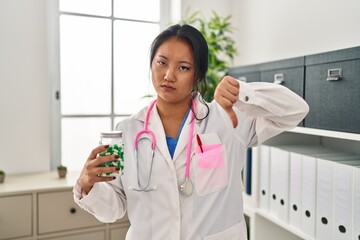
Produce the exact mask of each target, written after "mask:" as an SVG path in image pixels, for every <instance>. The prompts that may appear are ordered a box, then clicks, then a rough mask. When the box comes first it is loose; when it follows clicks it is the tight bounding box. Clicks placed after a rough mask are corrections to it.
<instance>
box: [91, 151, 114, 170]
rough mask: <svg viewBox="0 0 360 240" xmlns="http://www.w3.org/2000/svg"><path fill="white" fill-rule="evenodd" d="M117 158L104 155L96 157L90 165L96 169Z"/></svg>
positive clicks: (112, 155)
mask: <svg viewBox="0 0 360 240" xmlns="http://www.w3.org/2000/svg"><path fill="white" fill-rule="evenodd" d="M118 159H119V156H118V155H114V154H111V155H106V156H97V157H96V158H95V159H94V160H93V161H92V162H91V163H90V165H91V167H98V166H99V165H101V164H103V163H106V162H112V161H115V160H118Z"/></svg>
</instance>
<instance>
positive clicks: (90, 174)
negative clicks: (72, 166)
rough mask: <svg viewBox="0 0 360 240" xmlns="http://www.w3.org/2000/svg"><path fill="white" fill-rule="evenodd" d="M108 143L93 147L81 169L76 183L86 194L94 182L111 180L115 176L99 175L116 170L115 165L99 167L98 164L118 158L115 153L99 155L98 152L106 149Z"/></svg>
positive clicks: (117, 169)
mask: <svg viewBox="0 0 360 240" xmlns="http://www.w3.org/2000/svg"><path fill="white" fill-rule="evenodd" d="M108 147H109V145H100V146H98V147H96V148H94V149H93V150H92V151H91V153H90V155H89V157H88V159H87V160H86V162H85V165H84V167H83V169H82V170H81V173H80V177H79V179H78V183H79V184H80V186H81V188H82V189H83V191H84V192H85V193H86V194H88V193H89V192H90V190H91V189H92V187H93V186H94V184H95V183H96V182H107V181H112V180H114V179H115V177H99V176H98V174H100V173H108V172H117V171H119V168H117V167H101V166H100V164H102V163H105V162H111V161H114V160H116V159H118V158H119V156H117V155H107V156H103V157H101V156H99V154H100V153H102V152H104V151H106V149H107V148H108Z"/></svg>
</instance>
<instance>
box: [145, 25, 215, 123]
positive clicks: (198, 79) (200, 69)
mask: <svg viewBox="0 0 360 240" xmlns="http://www.w3.org/2000/svg"><path fill="white" fill-rule="evenodd" d="M173 37H175V38H177V39H179V40H182V41H185V42H186V43H187V44H189V46H190V47H191V48H192V54H193V58H194V70H195V71H194V84H193V91H192V98H195V97H196V94H197V93H198V92H199V93H200V94H201V96H202V97H201V99H200V101H201V102H202V103H203V104H205V106H206V107H207V108H208V106H207V104H206V103H205V101H204V99H203V96H204V93H205V92H206V90H207V84H206V73H207V70H208V61H209V58H208V56H209V49H208V45H207V42H206V40H205V38H204V37H203V35H202V34H201V32H199V31H198V30H197V29H196V28H194V27H192V26H190V25H188V24H184V25H180V24H176V25H172V26H170V27H168V28H167V29H165V30H164V31H163V32H161V33H160V34H159V35H158V36H157V37H156V38H155V39H154V41H153V42H152V44H151V48H150V68H151V64H152V61H153V59H154V57H155V53H156V51H157V50H158V48H159V47H160V46H161V45H162V44H163V43H164V42H166V41H167V40H169V39H170V38H173ZM208 109H209V108H208ZM208 114H209V111H207V114H206V116H205V117H204V118H206V117H207V115H208ZM204 118H202V119H204ZM198 120H199V119H198Z"/></svg>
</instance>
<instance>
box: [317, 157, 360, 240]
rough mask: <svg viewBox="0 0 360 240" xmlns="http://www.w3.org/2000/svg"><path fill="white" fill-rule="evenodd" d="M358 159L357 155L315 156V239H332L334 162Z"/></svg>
mask: <svg viewBox="0 0 360 240" xmlns="http://www.w3.org/2000/svg"><path fill="white" fill-rule="evenodd" d="M356 159H359V156H355V155H349V156H332V157H331V156H329V157H324V158H317V191H316V206H317V207H316V239H318V240H335V239H334V233H333V231H334V220H335V219H334V204H335V200H334V191H335V190H334V165H335V163H336V162H339V163H342V162H344V163H347V161H346V160H354V161H356Z"/></svg>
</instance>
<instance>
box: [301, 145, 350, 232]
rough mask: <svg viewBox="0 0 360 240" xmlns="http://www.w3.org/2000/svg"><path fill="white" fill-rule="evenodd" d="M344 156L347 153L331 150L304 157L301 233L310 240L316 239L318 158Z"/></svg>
mask: <svg viewBox="0 0 360 240" xmlns="http://www.w3.org/2000/svg"><path fill="white" fill-rule="evenodd" d="M344 154H346V153H343V152H336V151H334V150H332V151H331V150H330V151H328V152H326V153H319V154H307V155H303V157H302V182H301V190H302V194H301V205H302V206H301V207H302V213H301V231H302V232H303V233H304V234H305V235H307V236H309V237H310V238H313V239H315V236H316V217H315V216H316V183H317V177H316V174H317V164H316V163H317V161H316V158H321V157H328V156H343V155H344Z"/></svg>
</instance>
